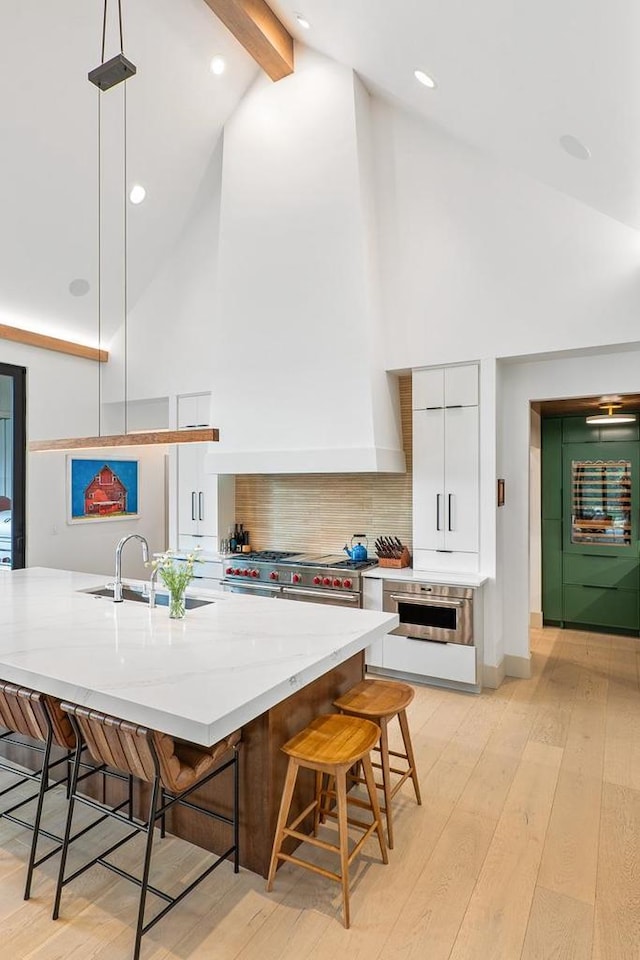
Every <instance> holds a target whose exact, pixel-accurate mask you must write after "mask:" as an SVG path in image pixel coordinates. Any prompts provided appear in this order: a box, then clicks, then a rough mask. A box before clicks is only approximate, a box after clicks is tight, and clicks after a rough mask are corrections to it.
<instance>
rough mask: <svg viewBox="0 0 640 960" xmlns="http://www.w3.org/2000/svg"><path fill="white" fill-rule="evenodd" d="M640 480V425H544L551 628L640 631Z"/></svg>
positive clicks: (565, 421) (576, 421) (546, 612)
mask: <svg viewBox="0 0 640 960" xmlns="http://www.w3.org/2000/svg"><path fill="white" fill-rule="evenodd" d="M639 480H640V441H639V440H638V425H637V424H633V425H631V427H630V429H628V430H627V429H626V428H625V429H615V431H614V430H613V428H599V427H592V426H589V425H588V424H586V423H585V420H584V417H564V418H560V417H558V418H550V419H547V420H543V421H542V608H543V617H544V620H545V621H546V622H549V621H550V622H553V623H566V624H572V623H575V624H579V625H584V626H585V627H589V626H591V627H596V628H599V629H603V630H607V629H610V630H619V631H628V632H638V631H640V559H639V556H640V550H639V547H640V524H639V519H640V495H639V491H638V482H639Z"/></svg>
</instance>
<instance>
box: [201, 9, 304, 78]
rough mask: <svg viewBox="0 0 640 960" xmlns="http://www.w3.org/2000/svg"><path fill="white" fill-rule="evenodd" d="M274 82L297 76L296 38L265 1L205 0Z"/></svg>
mask: <svg viewBox="0 0 640 960" xmlns="http://www.w3.org/2000/svg"><path fill="white" fill-rule="evenodd" d="M205 3H206V4H207V5H208V6H209V7H211V9H212V10H213V12H214V13H215V14H216V16H217V17H218V18H219V19H220V20H222V22H223V23H224V25H225V27H227V29H228V30H230V31H231V33H232V34H233V35H234V37H235V38H236V40H237V41H238V42H239V43H241V44H242V46H243V47H244V48H245V50H246V51H247V53H250V54H251V56H252V57H253V59H254V60H255V61H256V63H258V64H259V65H260V66H261V67H262V69H263V70H264V71H265V73H266V74H267V75H268V76H269V77H271V79H272V80H282V78H283V77H288V76H289V74H291V73H293V37H292V36H291V34H290V33H289V31H288V30H287V28H286V27H285V26H284V24H282V23H281V22H280V20H278V18H277V17H276V15H275V13H274V12H273V10H272V9H271V7H270V6H268V4H267V3H266V2H265V0H205Z"/></svg>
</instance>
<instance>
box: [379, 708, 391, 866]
mask: <svg viewBox="0 0 640 960" xmlns="http://www.w3.org/2000/svg"><path fill="white" fill-rule="evenodd" d="M378 723H379V725H380V765H381V767H382V790H383V793H384V807H385V815H386V818H387V838H388V843H389V849H390V850H393V824H392V820H391V770H390V769H389V736H388V733H387V719H386V717H380V718H379V720H378Z"/></svg>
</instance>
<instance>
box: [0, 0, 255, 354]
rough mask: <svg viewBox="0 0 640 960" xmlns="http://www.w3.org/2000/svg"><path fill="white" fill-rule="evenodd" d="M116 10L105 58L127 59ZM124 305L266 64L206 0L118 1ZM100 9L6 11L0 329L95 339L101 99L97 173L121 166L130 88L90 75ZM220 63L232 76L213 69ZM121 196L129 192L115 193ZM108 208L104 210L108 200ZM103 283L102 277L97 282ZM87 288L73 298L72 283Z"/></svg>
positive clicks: (191, 200)
mask: <svg viewBox="0 0 640 960" xmlns="http://www.w3.org/2000/svg"><path fill="white" fill-rule="evenodd" d="M117 6H118V4H117V0H110V2H109V5H108V10H109V31H108V42H107V49H106V57H107V58H109V57H111V56H113V55H114V54H115V53H117V52H118V51H119V43H117V32H116V31H117V20H116V15H117V13H116V12H117ZM122 7H123V13H124V51H125V54H126V55H127V57H128V58H129V59H130V60H132V61H133V62H134V63H135V64H136V66H137V69H138V73H137V75H136V76H135V77H133V78H132V79H131V80H129V81H128V82H127V84H126V89H127V101H128V102H127V109H128V125H127V126H128V144H127V165H128V180H129V183H130V184H131V183H133V182H136V181H139V182H140V183H142V184H144V186H145V187H146V189H147V199H146V200H145V202H144V203H142V204H141V205H140V206H138V207H133V206H132V205H130V204H129V205H128V212H129V254H128V256H129V281H130V290H129V294H130V303H134V302H135V300H136V298H137V296H139V294H140V292H141V291H142V290H143V289H144V287H145V285H146V284H147V283H148V282H149V280H150V278H151V277H152V276H153V275H154V273H155V272H156V271H157V270H158V269H159V267H160V265H161V264H162V261H163V258H164V257H165V256H166V255H167V253H168V251H170V250H171V248H172V246H173V245H174V244H175V243H176V242H177V240H178V238H179V237H180V233H181V231H182V229H183V228H184V224H185V222H186V221H187V219H188V218H189V216H190V215H191V214H192V213H193V208H194V205H195V204H197V203H198V191H199V188H200V187H201V185H202V181H203V179H204V178H205V177H206V175H207V168H208V166H209V165H210V163H211V158H212V155H213V154H214V151H215V149H216V145H217V143H218V140H219V137H220V132H221V130H222V127H223V125H224V123H225V121H226V119H227V117H228V116H229V114H230V113H231V112H232V111H233V109H234V108H235V106H236V104H237V103H238V101H239V99H240V98H241V97H242V95H243V93H244V91H245V90H246V88H247V86H248V84H249V83H250V82H251V80H252V79H253V77H255V76H256V74H257V72H258V68H257V66H256V64H255V63H254V61H253V60H252V59H251V57H250V56H249V55H248V54H247V53H246V52H245V51H244V50H243V49H242V48H241V47H240V45H239V44H238V43H237V41H236V40H235V39H234V38H233V37H232V36H231V34H229V32H228V31H227V29H226V28H225V27H224V26H223V25H222V24H221V23H220V21H219V20H218V19H217V17H215V16H214V15H213V13H212V12H211V10H210V9H209V8H208V7H207V5H206V4H205V3H204V0H124V2H123V4H122ZM102 8H103V2H102V0H55V3H48V2H43V0H20V2H18V3H5V4H3V7H2V57H0V90H2V96H1V97H0V143H1V144H2V149H1V150H0V323H10V324H11V323H13V324H15V325H17V326H20V325H22V326H26V327H28V328H30V329H42V330H44V331H46V332H50V331H51V330H52V328H53V329H55V333H56V335H57V336H62V337H65V336H67V337H70V338H72V339H79V340H84V341H89V342H95V339H96V288H97V283H96V261H97V254H96V251H97V212H96V211H97V194H98V191H97V99H98V96H100V97H101V100H102V105H103V106H102V109H103V123H102V127H103V170H104V171H106V172H105V173H104V174H103V176H104V177H107V175H108V172H109V170H110V169H115V168H117V169H118V170H121V169H122V148H121V144H120V143H118V142H117V141H118V138H119V137H120V136H121V132H122V117H123V113H122V91H123V90H124V84H120V85H119V86H118V87H115V88H113V89H112V90H109V91H107V92H105V93H103V94H98V91H97V89H96V87H94V86H93V85H92V84H91V83H89V81H88V79H87V73H88V71H89V70H90V69H92V68H93V67H95V66H97V65H98V64H99V62H100V39H101V30H102ZM215 54H221V55H223V56H224V57H225V59H226V61H227V64H228V69H227V71H226V73H225V75H224V76H222V77H216V76H214V75H213V74H212V73H211V71H210V61H211V58H212V57H213V56H214V55H215ZM120 196H122V194H120ZM106 202H108V201H107V200H105V203H106ZM118 202H121V201H120V200H119V201H118ZM103 276H104V274H103ZM77 278H83V279H86V280H88V281H89V282H90V284H91V289H90V292H89V293H88V294H87V295H86V296H83V297H74V296H72V295H71V294H70V292H69V284H70V282H71V281H72V280H74V279H77Z"/></svg>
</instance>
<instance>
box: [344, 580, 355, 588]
mask: <svg viewBox="0 0 640 960" xmlns="http://www.w3.org/2000/svg"><path fill="white" fill-rule="evenodd" d="M342 586H343V587H344V588H345V589H346V590H351V587H352V586H353V584H352V582H351V580H343V581H342Z"/></svg>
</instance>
